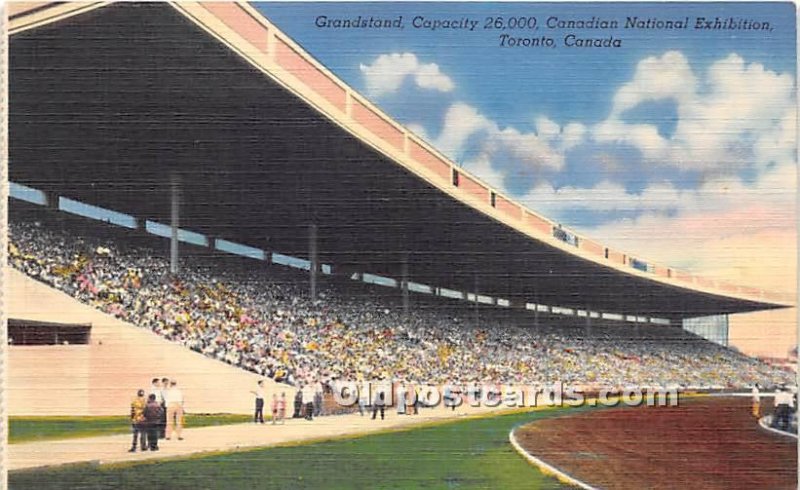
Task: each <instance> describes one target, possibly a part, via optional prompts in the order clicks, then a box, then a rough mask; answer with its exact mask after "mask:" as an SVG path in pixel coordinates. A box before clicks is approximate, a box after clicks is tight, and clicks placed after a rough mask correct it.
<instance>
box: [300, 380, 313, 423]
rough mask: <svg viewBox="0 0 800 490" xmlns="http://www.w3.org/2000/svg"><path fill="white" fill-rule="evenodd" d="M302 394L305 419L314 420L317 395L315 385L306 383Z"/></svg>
mask: <svg viewBox="0 0 800 490" xmlns="http://www.w3.org/2000/svg"><path fill="white" fill-rule="evenodd" d="M301 392H302V396H303V410H304V411H305V419H306V420H312V419H313V414H314V395H315V393H316V390H315V389H314V385H313V384H311V383H306V384H305V386H303V388H302V390H301Z"/></svg>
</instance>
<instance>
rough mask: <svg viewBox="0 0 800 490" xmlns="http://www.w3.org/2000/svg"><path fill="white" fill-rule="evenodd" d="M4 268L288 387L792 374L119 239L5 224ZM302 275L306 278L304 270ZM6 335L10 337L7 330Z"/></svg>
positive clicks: (609, 333) (690, 345)
mask: <svg viewBox="0 0 800 490" xmlns="http://www.w3.org/2000/svg"><path fill="white" fill-rule="evenodd" d="M9 237H10V244H9V248H10V249H9V262H10V264H11V265H12V266H13V267H14V268H16V269H18V270H20V271H22V272H24V273H25V274H27V275H28V276H30V277H32V278H34V279H37V280H39V281H41V282H44V283H46V284H49V285H51V286H52V287H54V288H57V289H59V290H61V291H63V292H65V293H67V294H69V295H71V296H72V297H74V298H76V299H78V300H79V301H81V302H83V303H86V304H89V305H91V306H93V307H95V308H97V309H100V310H102V311H104V312H106V313H109V314H111V315H114V316H116V317H118V318H120V319H122V320H125V321H127V322H130V323H132V324H134V325H137V326H139V327H141V328H146V329H149V330H151V331H153V332H154V333H156V334H158V335H161V336H163V337H165V338H167V339H169V340H171V341H173V342H177V343H180V344H183V345H185V346H186V347H188V348H190V349H193V350H195V351H197V352H201V353H203V354H205V355H206V356H209V357H212V358H215V359H218V360H220V361H223V362H226V363H229V364H232V365H235V366H239V367H241V368H243V369H246V370H249V371H253V372H257V373H259V374H262V375H265V376H268V377H271V378H273V379H275V380H276V381H279V382H285V383H289V384H296V383H298V382H302V381H305V380H307V379H311V378H314V379H322V380H324V381H328V380H332V379H340V380H361V379H377V378H383V379H397V380H406V381H408V382H411V383H433V384H442V383H447V382H459V383H471V382H493V383H527V384H545V383H554V382H557V381H561V382H564V383H570V384H577V385H582V386H628V385H644V386H675V385H677V386H681V387H721V388H732V387H744V386H750V385H752V384H753V383H756V382H758V383H760V384H761V385H762V386H772V385H775V384H778V383H785V382H789V381H790V380H791V377H790V375H789V374H788V373H787V372H785V371H782V370H779V369H775V368H772V367H770V366H769V365H767V364H765V363H763V362H761V361H758V360H756V359H753V358H750V357H747V356H744V355H742V354H740V353H738V352H736V351H734V350H732V349H727V348H724V347H722V346H719V345H717V344H714V343H712V342H708V341H706V340H703V339H701V338H700V337H697V336H695V335H693V334H690V333H688V332H686V331H684V330H682V329H679V328H675V327H663V326H648V328H647V329H646V334H644V335H641V334H640V335H638V336H636V335H634V334H633V329H632V328H631V327H626V326H624V325H621V326H620V327H618V328H614V329H609V328H605V329H597V330H596V331H593V333H592V334H591V335H589V336H587V335H583V334H582V335H577V334H575V332H577V331H582V330H579V329H562V328H555V327H551V328H547V327H542V326H539V327H536V328H531V327H518V326H514V325H511V324H509V323H508V322H507V321H505V320H499V319H495V318H493V316H492V315H491V314H482V315H481V316H480V317H478V318H477V319H476V318H473V317H472V316H471V315H463V314H458V313H453V311H452V310H448V309H446V308H438V309H437V308H418V309H415V308H413V307H412V308H411V311H410V312H408V313H407V314H404V312H403V311H402V309H399V308H396V307H394V306H393V305H390V304H387V302H386V301H385V300H383V299H381V298H380V296H379V295H373V296H370V295H365V294H360V295H354V294H352V292H350V291H349V290H348V289H347V288H340V287H336V286H335V285H330V284H329V285H326V286H323V287H322V289H321V291H320V293H319V296H318V298H317V299H316V300H315V301H312V300H310V298H309V295H308V293H307V286H306V281H305V280H304V276H303V275H302V274H301V273H298V274H297V275H296V280H295V281H287V280H284V279H281V280H274V279H273V278H272V277H270V275H269V274H268V273H266V272H265V270H264V269H263V268H261V269H258V270H256V268H251V269H250V270H249V271H243V270H231V269H227V268H225V267H221V266H220V265H215V264H214V262H213V261H205V262H204V261H201V260H194V259H191V258H185V259H184V260H183V261H182V263H181V270H180V273H179V274H178V275H177V276H173V275H171V274H170V270H169V261H168V259H167V258H166V257H164V256H163V255H164V254H163V253H162V252H160V251H156V250H153V249H148V248H136V247H131V246H130V245H129V244H127V243H122V242H120V241H118V240H117V239H110V238H107V239H99V238H96V237H93V236H76V235H75V233H74V232H71V233H66V232H62V231H55V230H52V229H47V228H45V227H44V226H41V225H40V224H39V223H33V222H12V223H11V224H10V231H9ZM305 279H306V280H307V274H306V276H305ZM12 341H13V339H12Z"/></svg>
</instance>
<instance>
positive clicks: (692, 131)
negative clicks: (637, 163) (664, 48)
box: [592, 51, 796, 174]
mask: <svg viewBox="0 0 800 490" xmlns="http://www.w3.org/2000/svg"><path fill="white" fill-rule="evenodd" d="M663 100H672V101H674V102H675V104H676V108H677V115H678V121H677V125H676V128H675V132H674V134H673V135H672V136H670V137H669V138H667V137H664V136H662V135H661V134H659V132H658V128H657V127H656V125H655V124H631V123H628V122H625V120H624V114H625V112H626V111H628V110H630V109H634V108H636V107H637V106H639V105H640V104H642V103H645V102H653V101H663ZM795 119H796V109H795V95H794V79H793V77H792V76H791V75H789V74H779V73H775V72H773V71H770V70H767V69H766V68H764V66H763V65H761V64H759V63H747V62H745V60H744V59H743V58H742V57H741V56H739V55H736V54H731V55H729V56H727V57H726V58H724V59H721V60H718V61H717V62H715V63H713V64H711V65H710V66H709V68H708V69H707V70H706V72H705V73H702V74H696V73H694V71H693V70H692V68H691V66H690V65H689V61H688V60H687V59H686V57H685V56H684V55H683V54H681V53H679V52H676V51H670V52H667V53H665V54H663V55H662V56H660V57H649V58H646V59H644V60H642V61H640V62H639V63H638V65H637V67H636V72H635V74H634V76H633V78H632V80H631V81H630V82H628V83H626V84H624V85H623V86H622V87H620V88H619V90H617V92H616V94H615V96H614V102H613V107H612V109H611V111H610V113H609V115H608V117H607V118H606V119H605V120H604V121H603V122H601V123H599V124H598V125H596V126H595V127H594V128H593V130H592V134H593V137H594V139H595V140H596V141H598V142H618V143H619V142H621V143H626V144H629V145H632V146H634V147H635V148H637V149H638V150H639V151H641V152H642V155H643V156H644V158H645V160H646V161H647V162H649V163H652V164H659V165H668V166H673V167H677V168H680V169H683V170H699V171H702V172H707V173H710V174H735V173H736V172H738V171H740V170H742V169H745V168H756V169H763V168H764V167H766V166H769V165H772V164H775V163H780V161H781V160H785V159H786V158H787V157H789V154H790V153H793V152H794V141H793V140H794V136H793V135H794V134H795Z"/></svg>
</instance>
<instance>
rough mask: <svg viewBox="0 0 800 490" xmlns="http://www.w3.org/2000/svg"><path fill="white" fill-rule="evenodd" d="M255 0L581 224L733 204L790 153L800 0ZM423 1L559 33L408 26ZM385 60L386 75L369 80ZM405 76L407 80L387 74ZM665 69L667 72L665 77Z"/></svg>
mask: <svg viewBox="0 0 800 490" xmlns="http://www.w3.org/2000/svg"><path fill="white" fill-rule="evenodd" d="M256 6H257V8H258V9H259V10H260V11H261V12H263V14H264V15H265V16H266V17H268V18H269V19H270V20H271V21H272V22H274V23H275V24H276V25H277V26H278V27H280V28H281V29H282V30H283V31H284V32H285V33H287V34H289V35H290V36H291V37H292V38H293V39H294V40H295V41H297V42H298V43H300V44H301V45H302V46H303V47H304V48H305V49H306V50H307V51H309V52H310V53H311V54H312V55H313V56H315V57H316V58H317V59H318V60H319V61H321V62H322V63H323V64H325V65H326V66H327V67H328V68H330V69H331V70H332V71H333V72H334V73H336V74H337V75H338V76H339V77H341V78H342V79H343V80H345V81H346V82H347V83H348V84H350V85H351V86H353V87H354V88H356V89H357V90H359V91H360V92H361V93H363V94H365V95H367V96H368V97H369V98H370V99H371V100H372V101H373V102H375V103H376V104H377V105H379V106H380V107H381V108H383V109H384V110H385V111H386V112H388V113H389V114H391V115H392V116H394V117H395V118H396V119H397V120H399V121H400V122H402V123H404V124H407V125H409V127H411V128H412V129H414V130H415V131H417V132H418V133H421V134H422V135H424V136H425V137H426V139H428V140H429V141H430V142H432V143H433V144H434V145H436V146H437V147H439V148H440V149H441V150H442V151H444V152H445V153H447V154H448V155H449V156H450V157H452V158H453V159H454V160H456V161H457V162H459V163H461V164H462V165H464V166H465V167H466V168H468V169H469V170H471V171H473V172H475V173H476V174H478V175H479V176H481V177H482V178H483V179H484V180H486V181H488V182H489V183H490V184H492V185H494V186H495V187H497V188H499V189H501V190H503V191H505V192H507V193H508V194H510V195H511V196H512V197H515V198H517V199H519V200H521V201H523V202H525V203H526V204H527V205H529V206H530V207H532V208H534V209H537V210H540V211H542V212H543V213H544V214H546V215H548V216H550V217H552V218H554V219H557V220H559V221H561V222H562V223H564V224H566V225H569V226H573V227H575V228H577V229H578V230H581V231H588V232H592V231H597V232H598V233H600V235H601V236H603V235H606V234H610V233H611V232H612V231H617V230H608V231H606V230H604V227H609V226H613V225H614V224H616V223H620V222H629V223H633V224H635V223H636V222H637V220H640V219H643V218H646V217H651V216H658V217H660V218H662V219H664V220H672V219H679V218H681V217H686V216H687V215H689V214H690V213H691V212H692V211H693V210H694V209H693V208H694V207H696V206H699V207H700V208H701V209H702V210H703V211H705V212H709V213H710V212H718V213H724V212H733V211H734V210H735V209H736V208H737V206H741V205H742V203H743V202H744V203H749V201H747V196H751V197H752V199H756V197H755V196H758V195H760V194H763V192H762V191H763V190H764V187H765V186H767V185H769V183H770V182H774V181H775V179H776V178H777V177H776V175H777V174H776V172H778V171H779V170H784V171H786V169H787V168H791V169H792V171H793V170H794V166H795V165H796V158H795V156H794V155H795V151H794V147H795V146H796V142H795V141H794V136H793V134H794V129H793V128H794V122H793V121H794V119H795V118H796V111H795V109H794V106H795V105H796V100H795V97H794V91H795V86H796V85H795V79H794V74H795V72H796V69H795V63H796V54H795V46H796V42H795V13H794V5H793V4H791V3H749V4H742V3H739V4H735V3H691V4H687V3H683V4H680V3H503V4H500V3H415V2H414V3H411V2H403V3H389V2H384V3H380V4H378V3H338V2H333V3H261V4H256ZM321 15H325V16H328V17H329V18H353V17H356V16H359V15H360V16H362V17H370V16H375V17H380V18H395V17H397V16H399V15H402V16H403V17H404V22H405V28H404V29H403V30H381V29H330V28H317V27H316V26H315V19H316V18H317V17H318V16H321ZM415 16H424V17H426V18H440V19H444V18H461V17H464V16H466V17H470V18H474V19H477V20H479V21H480V27H482V24H483V19H485V18H486V17H488V16H502V17H503V18H505V19H508V18H510V17H519V16H536V18H537V20H538V22H539V26H540V28H539V30H537V31H535V35H536V36H539V35H542V34H545V35H549V36H551V37H553V38H554V39H555V41H556V43H557V44H558V45H559V46H558V47H557V48H556V49H546V48H502V47H500V46H499V45H498V44H499V42H498V35H499V34H500V32H502V31H496V30H483V29H481V28H480V27H479V28H478V29H476V30H475V31H474V32H464V31H458V30H456V31H446V30H440V31H435V32H432V31H429V30H424V29H413V28H412V27H411V25H410V24H411V20H412V19H413V17H415ZM551 16H555V17H558V18H560V19H588V18H591V17H592V16H596V17H598V18H602V19H615V20H618V21H619V22H620V24H624V23H625V19H626V17H629V16H638V17H640V18H651V17H657V18H659V19H682V18H684V17H688V18H689V19H690V28H689V29H683V30H679V31H666V30H631V29H624V28H619V29H616V30H596V29H595V30H586V29H583V30H580V29H574V30H573V29H566V30H550V29H547V28H546V27H544V25H543V24H544V23H545V21H546V19H547V18H548V17H551ZM716 16H719V17H722V18H728V17H734V18H736V19H752V20H757V21H759V22H769V23H770V25H771V27H772V28H771V30H770V31H767V32H765V31H757V30H712V31H698V30H694V29H692V28H691V27H693V25H694V20H695V18H697V17H706V18H713V17H716ZM511 32H519V33H521V34H520V35H526V34H525V31H511ZM569 32H575V33H576V34H578V35H583V36H597V37H606V36H608V35H612V36H614V37H616V38H619V39H621V40H622V43H623V44H622V47H620V48H606V49H602V48H595V49H587V48H566V47H564V46H562V45H561V44H562V40H563V38H564V36H565V35H566V34H568V33H569ZM381 60H382V61H381ZM422 68H426V70H427V73H428V74H430V73H433V74H434V77H433V78H429V79H428V80H429V82H431V83H429V84H428V85H427V86H423V85H425V84H421V83H419V81H418V79H415V73H417V74H418V73H420V72H419V71H417V72H415V71H414V70H415V69H422ZM387 70H388V71H387ZM392 70H395V71H394V72H392ZM403 70H406V71H405V72H404V71H403ZM377 72H382V74H383V77H382V78H381V77H380V76H378V77H374V76H373V77H372V79H370V78H371V76H372V75H376V73H377ZM392 73H394V74H395V75H396V76H394V77H392V76H391V75H392ZM403 73H405V75H403ZM437 77H438V78H437ZM398 79H399V80H400V81H401V83H399V85H398V86H394V85H392V84H391V83H390V84H389V85H391V86H383V87H382V86H381V85H380V84H381V83H384V84H385V83H386V82H387V80H394V82H397V80H398ZM437 80H438V82H442V83H439V84H437V83H435V82H436V81H437ZM664 80H668V81H670V83H668V84H667V85H668V86H667V87H664V86H662V85H663V84H662V83H661V82H662V81H664ZM448 116H449V117H448ZM790 126H791V127H790ZM788 134H791V136H789V137H787V136H786V135H788ZM731 186H733V187H735V188H739V189H741V191H742V192H741V193H742V194H744V195H745V198H744V200H743V201H737V200H736V199H732V198H730V197H726V196H724V195H722V194H720V193H719V192H717V191H718V190H719V189H721V188H724V189H729V188H731ZM712 189H713V191H714V192H715V193H714V194H713V195H710V193H711V192H712ZM786 197H787V199H788V194H787V196H786ZM792 199H793V194H792ZM787 202H788V201H787ZM776 205H778V206H779V205H780V204H776Z"/></svg>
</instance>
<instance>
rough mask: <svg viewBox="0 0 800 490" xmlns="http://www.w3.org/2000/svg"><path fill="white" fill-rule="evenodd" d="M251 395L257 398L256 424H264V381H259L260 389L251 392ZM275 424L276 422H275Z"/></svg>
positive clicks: (254, 420) (254, 417)
mask: <svg viewBox="0 0 800 490" xmlns="http://www.w3.org/2000/svg"><path fill="white" fill-rule="evenodd" d="M250 393H252V394H254V395H255V396H256V411H255V415H254V416H253V422H254V423H256V424H257V423H262V424H263V423H264V380H263V379H259V380H258V387H257V388H256V389H255V390H251V391H250ZM273 423H274V421H273Z"/></svg>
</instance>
